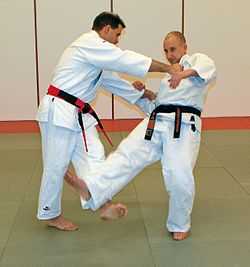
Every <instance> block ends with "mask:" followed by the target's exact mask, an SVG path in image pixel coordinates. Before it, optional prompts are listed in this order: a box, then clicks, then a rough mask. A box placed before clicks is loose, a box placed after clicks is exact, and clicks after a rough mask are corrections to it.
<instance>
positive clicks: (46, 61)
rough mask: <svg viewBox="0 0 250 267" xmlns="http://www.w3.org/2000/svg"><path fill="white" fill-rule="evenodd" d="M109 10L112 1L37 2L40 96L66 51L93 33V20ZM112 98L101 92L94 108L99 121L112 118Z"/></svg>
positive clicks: (47, 0)
mask: <svg viewBox="0 0 250 267" xmlns="http://www.w3.org/2000/svg"><path fill="white" fill-rule="evenodd" d="M104 10H106V11H109V10H110V1H109V0H98V3H97V2H96V1H82V0H74V1H62V0H53V1H51V0H37V21H38V48H39V73H40V96H41V97H42V96H43V95H44V94H45V93H46V91H47V88H48V84H49V83H50V79H51V75H52V72H53V70H54V67H55V66H56V64H57V62H58V60H59V57H60V56H61V54H62V52H63V50H64V49H65V48H66V47H67V46H68V45H69V44H70V43H71V42H72V41H74V40H75V39H76V38H77V37H78V36H79V35H81V34H82V33H84V32H87V31H90V30H91V27H92V22H93V18H94V17H95V16H96V15H97V14H98V13H100V12H102V11H104ZM110 95H111V94H109V93H107V92H105V93H104V92H100V93H99V94H98V96H97V99H96V100H95V103H94V105H93V106H94V108H95V110H96V111H97V113H98V114H99V115H100V118H111V113H112V106H111V96H110Z"/></svg>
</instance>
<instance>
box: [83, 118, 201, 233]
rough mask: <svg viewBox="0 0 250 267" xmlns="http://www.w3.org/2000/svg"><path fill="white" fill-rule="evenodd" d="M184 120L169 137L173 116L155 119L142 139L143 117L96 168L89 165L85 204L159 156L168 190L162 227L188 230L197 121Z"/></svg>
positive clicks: (99, 200)
mask: <svg viewBox="0 0 250 267" xmlns="http://www.w3.org/2000/svg"><path fill="white" fill-rule="evenodd" d="M191 115H192V114H191ZM191 115H190V114H188V115H187V116H188V117H190V116H191ZM186 121H187V123H186V122H184V123H183V122H182V125H181V133H180V137H179V138H173V133H174V121H173V119H169V118H161V119H159V120H157V122H156V127H155V128H156V129H155V130H154V133H153V136H152V139H151V141H148V140H145V139H144V136H145V132H146V128H147V124H148V118H146V119H144V120H143V121H142V122H141V123H140V124H139V125H138V126H137V127H136V128H135V129H134V130H133V131H132V132H131V133H130V134H129V136H128V137H127V138H125V139H124V140H123V141H122V142H121V143H120V145H119V146H118V148H117V150H116V151H115V152H113V153H111V154H110V155H109V156H108V157H107V159H106V160H105V161H104V162H103V163H102V164H100V165H99V167H98V169H92V171H90V172H89V173H88V174H87V175H86V176H85V177H84V181H85V182H86V184H87V186H88V188H89V191H90V193H91V196H92V198H91V199H90V200H89V201H88V202H87V203H86V206H87V207H89V208H91V209H92V210H96V209H98V208H99V207H101V206H102V205H103V204H104V203H105V202H107V201H109V200H111V199H112V197H113V196H114V195H115V194H117V193H118V192H119V191H120V190H122V188H124V187H125V186H126V185H127V184H128V183H129V182H130V181H131V180H132V179H133V178H134V177H135V176H136V175H137V174H138V173H139V172H140V171H142V170H143V168H145V167H146V166H148V165H150V164H152V163H154V162H156V161H158V160H161V164H162V173H163V177H164V184H165V187H166V190H167V192H168V194H169V214H168V218H167V222H166V227H167V229H168V230H169V231H170V232H186V231H188V230H189V229H190V227H191V211H192V207H193V201H194V194H195V186H194V176H193V168H194V165H195V162H196V159H197V155H198V151H199V145H200V127H201V123H200V118H199V117H198V116H196V123H197V125H196V127H195V129H194V127H191V123H189V119H188V120H186ZM152 179H154V177H152Z"/></svg>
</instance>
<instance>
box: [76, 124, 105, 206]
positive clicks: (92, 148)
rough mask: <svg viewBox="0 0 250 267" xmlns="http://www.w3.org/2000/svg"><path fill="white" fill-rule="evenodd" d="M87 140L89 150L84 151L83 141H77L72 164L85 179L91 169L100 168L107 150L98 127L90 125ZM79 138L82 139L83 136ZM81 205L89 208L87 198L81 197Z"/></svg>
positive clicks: (86, 132)
mask: <svg viewBox="0 0 250 267" xmlns="http://www.w3.org/2000/svg"><path fill="white" fill-rule="evenodd" d="M85 134H86V140H87V146H88V152H87V153H83V151H84V150H85V147H84V146H83V143H81V142H77V144H78V145H77V146H76V147H75V150H74V153H73V157H72V164H73V166H74V169H75V172H76V174H77V176H78V177H79V178H80V179H84V178H85V177H86V175H87V173H89V172H90V171H94V170H95V169H98V168H99V165H100V164H102V163H103V161H104V160H105V151H104V147H103V144H102V142H101V140H100V138H99V134H98V132H97V130H96V127H95V126H93V127H90V128H88V129H86V131H85ZM78 138H80V139H82V136H79V137H78ZM80 201H81V206H82V208H83V209H88V207H87V206H86V200H84V199H83V198H81V197H80Z"/></svg>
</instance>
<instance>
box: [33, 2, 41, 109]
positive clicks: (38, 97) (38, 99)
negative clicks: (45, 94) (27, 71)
mask: <svg viewBox="0 0 250 267" xmlns="http://www.w3.org/2000/svg"><path fill="white" fill-rule="evenodd" d="M33 7H34V31H35V36H34V37H35V66H36V94H37V106H39V104H40V88H39V66H38V42H37V6H36V0H34V1H33Z"/></svg>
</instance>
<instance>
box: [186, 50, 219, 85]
mask: <svg viewBox="0 0 250 267" xmlns="http://www.w3.org/2000/svg"><path fill="white" fill-rule="evenodd" d="M188 62H189V64H190V68H191V69H193V70H195V71H196V72H197V73H198V75H199V77H200V78H201V79H202V80H203V81H204V82H205V83H206V84H207V83H210V82H211V81H212V80H214V79H215V78H216V67H215V64H214V61H213V60H212V59H211V58H209V57H208V56H206V55H204V54H200V53H197V54H194V55H192V56H191V57H190V58H189V59H188Z"/></svg>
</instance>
